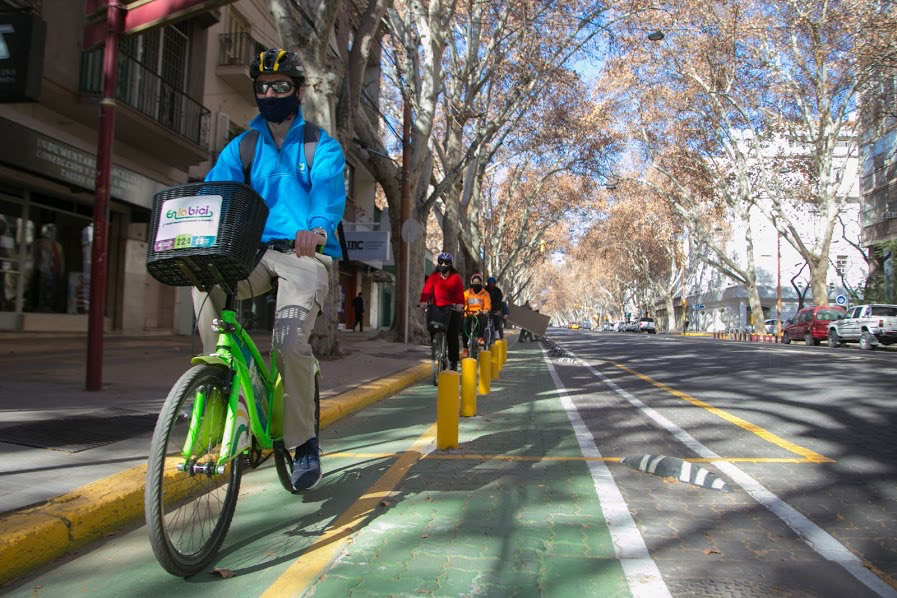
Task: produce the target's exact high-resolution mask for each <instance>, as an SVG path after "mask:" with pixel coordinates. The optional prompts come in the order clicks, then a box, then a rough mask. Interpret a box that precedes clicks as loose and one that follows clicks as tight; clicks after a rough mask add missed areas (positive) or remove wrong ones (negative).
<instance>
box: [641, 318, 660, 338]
mask: <svg viewBox="0 0 897 598" xmlns="http://www.w3.org/2000/svg"><path fill="white" fill-rule="evenodd" d="M638 331H639V332H648V333H650V334H656V333H657V329H656V328H655V326H654V318H641V319H640V320H639V321H638Z"/></svg>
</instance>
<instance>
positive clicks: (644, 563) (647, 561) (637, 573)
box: [542, 348, 671, 598]
mask: <svg viewBox="0 0 897 598" xmlns="http://www.w3.org/2000/svg"><path fill="white" fill-rule="evenodd" d="M542 356H543V358H544V359H545V363H547V364H548V371H549V372H550V373H551V379H552V380H554V385H555V387H557V391H558V397H559V398H560V401H561V405H562V406H563V407H564V410H565V411H566V412H567V417H568V418H569V420H570V425H571V426H573V432H574V433H575V434H576V440H577V442H579V449H580V451H582V455H583V457H594V458H596V459H600V458H601V453H600V452H599V451H598V447H597V446H596V445H595V439H594V438H592V434H591V432H589V428H588V427H587V426H586V424H585V422H583V421H582V417H580V415H579V411H577V410H576V405H574V404H573V401H572V400H571V399H570V397H569V395H568V394H567V389H566V388H565V387H564V384H563V382H561V379H560V377H559V376H558V375H557V372H556V371H555V369H554V365H553V364H552V363H551V360H550V359H549V358H548V355H547V353H546V351H545V349H544V348H542ZM586 463H587V465H588V466H589V473H590V474H591V475H592V481H593V482H594V484H595V492H597V493H598V502H599V503H600V504H601V511H602V513H603V514H604V521H605V522H606V523H607V529H608V532H609V533H610V537H611V541H612V542H613V544H614V553H615V554H616V555H617V559H618V560H619V561H620V566H621V567H623V574H624V575H625V576H626V583H627V584H629V591H630V592H632V595H633V596H634V598H655V597H660V596H671V594H670V590H669V589H668V588H667V585H666V583H664V581H663V577H662V576H661V575H660V570H659V569H658V568H657V563H655V562H654V559H652V558H651V554H650V553H649V552H648V547H647V546H646V545H645V540H644V538H642V535H641V533H640V532H639V531H638V527H637V526H636V525H635V520H633V519H632V514H631V513H630V512H629V506H628V505H627V504H626V501H625V500H624V499H623V495H622V494H621V493H620V489H619V488H617V484H616V482H614V478H613V476H612V475H611V473H610V470H609V469H608V468H607V465H606V464H605V463H604V461H587V462H586Z"/></svg>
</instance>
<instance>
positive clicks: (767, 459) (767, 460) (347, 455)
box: [325, 453, 827, 463]
mask: <svg viewBox="0 0 897 598" xmlns="http://www.w3.org/2000/svg"><path fill="white" fill-rule="evenodd" d="M401 454H402V453H327V454H326V455H325V457H334V458H343V459H394V458H396V457H398V456H399V455H401ZM422 458H423V459H427V460H429V459H470V460H473V461H492V460H498V461H604V462H605V463H619V462H620V461H621V460H622V459H623V457H563V456H557V457H550V456H545V457H535V456H529V455H480V454H475V453H468V454H464V455H443V454H439V453H430V454H429V455H424V456H423V457H422ZM678 458H680V459H682V460H683V461H688V462H689V463H713V462H714V461H729V462H732V463H826V462H827V461H819V460H812V459H805V458H800V459H797V458H794V457H720V458H719V459H709V458H704V457H695V458H688V459H686V458H682V457H678Z"/></svg>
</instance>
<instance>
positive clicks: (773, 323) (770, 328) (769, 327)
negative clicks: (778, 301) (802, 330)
mask: <svg viewBox="0 0 897 598" xmlns="http://www.w3.org/2000/svg"><path fill="white" fill-rule="evenodd" d="M778 323H779V321H778V320H777V319H775V318H773V319H771V320H764V321H763V326H764V327H765V328H766V334H778V333H779V331H778V328H777V324H778ZM782 328H783V329H784V328H785V325H784V323H783V324H782Z"/></svg>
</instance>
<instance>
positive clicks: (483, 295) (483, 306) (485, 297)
mask: <svg viewBox="0 0 897 598" xmlns="http://www.w3.org/2000/svg"><path fill="white" fill-rule="evenodd" d="M491 310H492V300H491V299H490V298H489V291H487V290H486V288H485V287H483V290H482V291H480V292H479V293H474V292H473V289H467V290H466V291H464V313H466V314H478V313H489V312H490V311H491Z"/></svg>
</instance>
